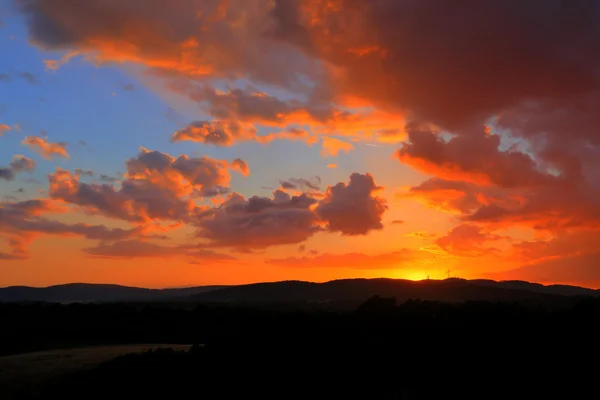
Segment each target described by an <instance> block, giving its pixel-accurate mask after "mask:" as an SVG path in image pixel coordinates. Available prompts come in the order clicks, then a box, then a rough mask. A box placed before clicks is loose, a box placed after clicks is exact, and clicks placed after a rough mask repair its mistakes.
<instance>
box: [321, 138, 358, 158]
mask: <svg viewBox="0 0 600 400" xmlns="http://www.w3.org/2000/svg"><path fill="white" fill-rule="evenodd" d="M321 145H322V146H323V150H322V151H321V155H322V156H324V157H326V156H331V157H335V156H337V155H338V153H339V152H340V151H343V152H345V153H348V152H349V151H350V150H352V149H354V146H353V145H352V144H351V143H348V142H344V141H342V140H340V139H336V138H332V137H328V136H324V137H323V139H322V144H321Z"/></svg>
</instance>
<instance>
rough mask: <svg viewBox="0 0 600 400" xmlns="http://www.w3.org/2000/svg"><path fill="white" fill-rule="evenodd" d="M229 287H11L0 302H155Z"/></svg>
mask: <svg viewBox="0 0 600 400" xmlns="http://www.w3.org/2000/svg"><path fill="white" fill-rule="evenodd" d="M224 287H225V286H198V287H191V288H177V289H144V288H136V287H128V286H119V285H99V284H89V283H70V284H66V285H56V286H49V287H45V288H35V287H28V286H10V287H7V288H0V302H18V301H49V302H57V303H74V302H114V301H155V300H163V299H166V298H173V297H178V296H190V295H194V294H198V293H203V292H207V291H211V290H217V289H222V288H224Z"/></svg>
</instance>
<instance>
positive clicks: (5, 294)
mask: <svg viewBox="0 0 600 400" xmlns="http://www.w3.org/2000/svg"><path fill="white" fill-rule="evenodd" d="M599 294H600V291H598V290H594V289H586V288H582V287H577V286H566V285H550V286H544V285H541V284H539V283H530V282H523V281H502V282H496V281H492V280H484V279H477V280H465V279H456V278H453V279H445V280H423V281H410V280H403V279H342V280H335V281H330V282H325V283H312V282H302V281H283V282H269V283H255V284H250V285H240V286H198V287H190V288H175V289H145V288H136V287H128V286H119V285H99V284H85V283H72V284H66V285H57V286H49V287H46V288H34V287H27V286H11V287H7V288H0V302H19V301H47V302H58V303H74V302H115V301H166V300H175V301H176V300H184V301H192V302H234V303H323V302H328V303H330V302H337V303H340V302H342V303H344V302H347V303H349V305H350V306H356V305H357V304H358V303H360V302H362V301H364V300H365V299H367V298H369V297H370V296H373V295H379V296H390V297H392V296H393V297H396V299H397V300H398V301H400V302H403V301H406V300H408V299H423V300H437V301H468V300H475V301H519V302H524V303H527V302H530V303H537V302H544V303H547V302H558V303H560V302H562V299H561V298H562V297H565V296H598V295H599Z"/></svg>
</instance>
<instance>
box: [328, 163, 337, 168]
mask: <svg viewBox="0 0 600 400" xmlns="http://www.w3.org/2000/svg"><path fill="white" fill-rule="evenodd" d="M326 167H327V168H337V167H338V165H337V164H327V165H326Z"/></svg>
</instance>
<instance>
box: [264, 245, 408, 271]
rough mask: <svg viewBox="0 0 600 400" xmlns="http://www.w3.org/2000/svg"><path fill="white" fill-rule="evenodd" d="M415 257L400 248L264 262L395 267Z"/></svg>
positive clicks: (326, 266) (286, 264)
mask: <svg viewBox="0 0 600 400" xmlns="http://www.w3.org/2000/svg"><path fill="white" fill-rule="evenodd" d="M415 258H416V256H415V252H414V251H413V250H409V249H402V250H400V251H396V252H391V253H383V254H377V255H367V254H364V253H347V254H320V255H318V256H314V257H287V258H276V259H268V260H266V262H267V263H269V264H276V265H281V266H283V267H291V268H356V269H396V268H402V266H403V265H406V264H409V263H411V262H413V261H414V260H415Z"/></svg>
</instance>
